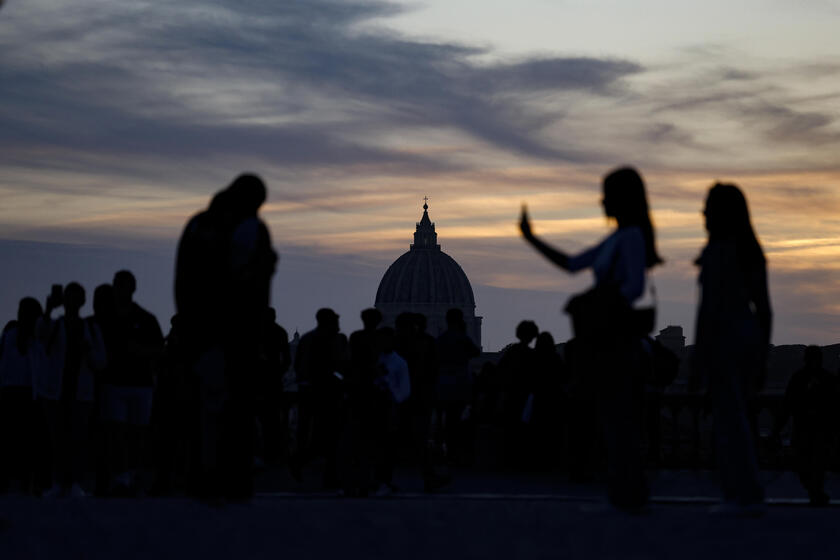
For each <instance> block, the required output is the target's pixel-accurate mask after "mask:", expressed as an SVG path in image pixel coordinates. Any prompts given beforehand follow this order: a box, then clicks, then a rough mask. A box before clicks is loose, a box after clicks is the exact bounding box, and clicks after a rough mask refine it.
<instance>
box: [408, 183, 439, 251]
mask: <svg viewBox="0 0 840 560" xmlns="http://www.w3.org/2000/svg"><path fill="white" fill-rule="evenodd" d="M410 248H411V250H412V251H415V250H420V249H427V250H428V249H432V250H437V251H440V245H438V242H437V233H436V232H435V224H434V223H433V222H432V220H431V219H430V218H429V197H428V196H424V197H423V217H422V218H420V221H419V222H417V231H415V232H414V243H413V244H412V245H411V247H410Z"/></svg>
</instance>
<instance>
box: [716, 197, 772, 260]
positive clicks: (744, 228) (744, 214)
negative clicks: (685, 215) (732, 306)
mask: <svg viewBox="0 0 840 560" xmlns="http://www.w3.org/2000/svg"><path fill="white" fill-rule="evenodd" d="M703 214H704V216H705V217H706V231H708V232H709V241H733V242H735V243H736V245H737V246H738V250H739V254H738V258H739V260H741V261H742V263H743V264H745V265H746V264H749V263H753V262H755V263H764V253H763V252H762V251H761V246H760V245H759V243H758V239H756V236H755V231H754V230H753V227H752V222H751V220H750V211H749V207H748V206H747V199H746V197H745V196H744V193H743V192H741V189H739V188H738V187H737V186H735V185H733V184H729V183H716V184H715V185H714V186H713V187H712V188H711V189H709V195H708V196H707V197H706V207H705V208H704V210H703Z"/></svg>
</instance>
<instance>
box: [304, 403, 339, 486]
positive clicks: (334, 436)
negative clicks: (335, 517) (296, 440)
mask: <svg viewBox="0 0 840 560" xmlns="http://www.w3.org/2000/svg"><path fill="white" fill-rule="evenodd" d="M310 402H311V411H312V421H313V423H314V430H313V431H314V434H313V439H314V447H315V449H316V450H317V452H318V453H319V454H320V455H321V456H323V457H324V478H323V483H324V487H325V488H330V489H333V488H338V487H339V486H340V480H339V473H338V459H339V456H338V454H339V443H340V439H341V434H342V428H343V425H344V412H345V411H344V403H343V399H342V395H341V393H338V392H334V391H323V392H322V391H317V392H315V393H314V394H313V395H312V398H311V400H310Z"/></svg>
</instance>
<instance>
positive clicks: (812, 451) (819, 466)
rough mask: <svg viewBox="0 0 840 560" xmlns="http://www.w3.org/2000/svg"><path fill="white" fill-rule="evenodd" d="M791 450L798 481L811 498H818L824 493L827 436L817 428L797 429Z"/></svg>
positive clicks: (827, 446) (827, 448)
mask: <svg viewBox="0 0 840 560" xmlns="http://www.w3.org/2000/svg"><path fill="white" fill-rule="evenodd" d="M794 422H795V420H794ZM803 432H804V433H803ZM793 449H794V452H795V453H796V471H797V474H798V475H799V481H800V482H801V483H802V486H803V487H804V488H805V490H807V491H808V495H809V496H810V497H811V498H820V497H821V496H822V495H823V494H824V493H825V471H826V468H827V465H828V454H829V453H828V451H829V438H828V436H827V435H826V434H824V433H822V430H820V429H819V428H816V429H801V428H797V429H795V430H794V435H793Z"/></svg>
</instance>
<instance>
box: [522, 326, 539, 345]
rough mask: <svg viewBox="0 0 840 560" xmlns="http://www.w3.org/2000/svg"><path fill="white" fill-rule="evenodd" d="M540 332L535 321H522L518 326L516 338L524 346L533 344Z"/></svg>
mask: <svg viewBox="0 0 840 560" xmlns="http://www.w3.org/2000/svg"><path fill="white" fill-rule="evenodd" d="M539 332H540V329H539V328H538V327H537V324H536V323H535V322H533V321H522V322H520V323H519V324H518V325H516V338H517V339H518V340H519V342H521V343H523V344H531V341H532V340H534V339H535V338H536V337H537V335H538V334H539Z"/></svg>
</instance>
